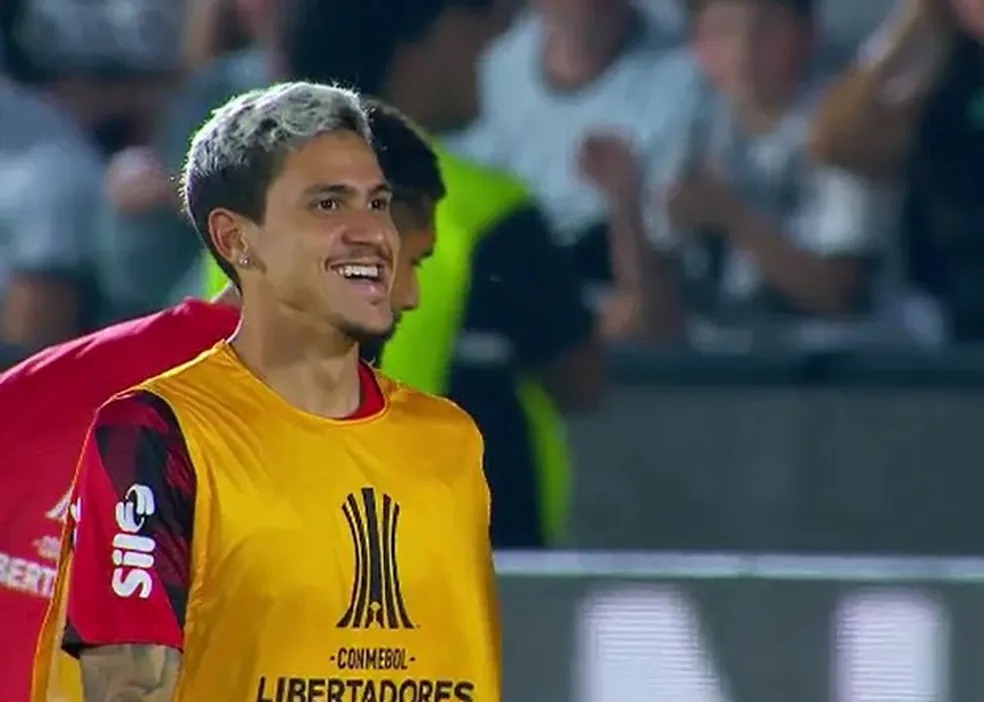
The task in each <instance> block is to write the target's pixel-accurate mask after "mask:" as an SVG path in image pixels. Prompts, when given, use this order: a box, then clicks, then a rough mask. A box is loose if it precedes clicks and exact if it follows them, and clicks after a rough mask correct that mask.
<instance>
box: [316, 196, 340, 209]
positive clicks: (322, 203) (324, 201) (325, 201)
mask: <svg viewBox="0 0 984 702" xmlns="http://www.w3.org/2000/svg"><path fill="white" fill-rule="evenodd" d="M314 207H315V209H317V210H321V211H322V212H333V211H335V210H337V209H338V208H339V207H341V205H340V204H339V202H338V200H336V199H335V198H333V197H325V198H321V199H320V200H318V201H317V202H316V203H314Z"/></svg>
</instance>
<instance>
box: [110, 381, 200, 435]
mask: <svg viewBox="0 0 984 702" xmlns="http://www.w3.org/2000/svg"><path fill="white" fill-rule="evenodd" d="M92 428H93V433H95V434H96V436H97V438H98V433H99V431H100V430H102V429H108V428H114V429H120V428H128V429H132V430H136V431H140V432H143V431H150V432H152V433H155V434H161V435H175V436H180V433H181V432H180V429H179V427H178V423H177V420H176V419H175V416H174V412H173V411H172V410H171V407H170V405H168V403H167V402H166V401H165V400H164V399H163V398H161V397H160V396H159V395H156V394H155V393H153V392H151V391H149V390H146V389H143V388H139V387H138V388H133V389H130V390H125V391H124V392H121V393H118V394H117V395H114V396H113V397H111V398H110V399H109V400H107V401H106V402H105V403H103V405H102V406H101V407H100V408H99V410H98V411H97V412H96V418H95V420H94V421H93V423H92Z"/></svg>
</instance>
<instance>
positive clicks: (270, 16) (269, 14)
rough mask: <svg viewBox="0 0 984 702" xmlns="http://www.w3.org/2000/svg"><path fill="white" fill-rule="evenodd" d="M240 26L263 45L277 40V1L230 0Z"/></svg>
mask: <svg viewBox="0 0 984 702" xmlns="http://www.w3.org/2000/svg"><path fill="white" fill-rule="evenodd" d="M228 2H229V3H230V5H231V8H232V10H233V11H234V12H235V15H236V19H237V20H238V22H239V24H240V26H241V27H242V28H243V30H244V31H245V32H246V34H248V35H249V37H250V38H251V39H252V40H253V41H258V42H260V43H262V44H266V43H270V42H273V41H274V40H275V38H276V35H275V32H276V24H275V23H276V18H277V0H228Z"/></svg>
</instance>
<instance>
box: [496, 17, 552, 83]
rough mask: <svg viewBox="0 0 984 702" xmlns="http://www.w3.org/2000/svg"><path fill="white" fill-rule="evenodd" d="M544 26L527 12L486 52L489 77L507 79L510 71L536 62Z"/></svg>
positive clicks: (522, 68) (521, 68)
mask: <svg viewBox="0 0 984 702" xmlns="http://www.w3.org/2000/svg"><path fill="white" fill-rule="evenodd" d="M541 32H542V27H541V25H540V21H539V20H538V18H537V16H536V15H535V14H534V13H532V12H526V13H524V14H522V15H521V16H520V17H518V18H517V19H516V21H515V22H513V24H512V26H511V27H510V28H509V29H508V30H507V31H506V32H505V33H504V34H503V35H502V36H500V37H499V38H498V39H496V40H495V42H494V43H493V44H492V46H491V47H490V49H489V51H488V53H487V54H486V61H485V66H486V69H487V77H488V78H494V77H502V78H503V79H506V78H507V77H508V75H509V73H510V72H513V71H518V70H525V68H524V67H528V66H531V65H533V64H534V59H535V57H536V51H537V50H538V47H539V45H540V35H541Z"/></svg>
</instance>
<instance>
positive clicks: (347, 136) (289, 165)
mask: <svg viewBox="0 0 984 702" xmlns="http://www.w3.org/2000/svg"><path fill="white" fill-rule="evenodd" d="M382 181H383V174H382V171H381V170H380V168H379V163H378V162H377V161H376V156H375V154H374V153H373V151H372V148H371V147H370V146H369V145H368V144H367V143H366V142H365V140H364V139H363V138H362V137H360V136H359V135H358V134H356V133H354V132H348V131H339V132H331V133H329V134H322V135H320V136H317V137H315V138H313V139H311V140H310V141H308V142H305V143H304V144H303V145H301V146H299V147H297V148H295V149H292V150H291V151H290V152H289V153H288V154H287V156H286V158H285V159H284V163H283V165H282V167H281V169H280V174H279V176H278V178H277V182H278V184H279V185H280V187H281V188H285V189H290V190H294V189H303V188H307V187H309V186H311V185H313V184H324V185H348V186H351V187H354V188H360V189H361V188H373V187H375V186H377V185H379V184H380V183H381V182H382Z"/></svg>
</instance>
